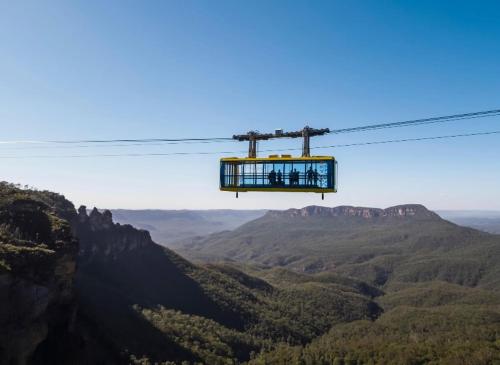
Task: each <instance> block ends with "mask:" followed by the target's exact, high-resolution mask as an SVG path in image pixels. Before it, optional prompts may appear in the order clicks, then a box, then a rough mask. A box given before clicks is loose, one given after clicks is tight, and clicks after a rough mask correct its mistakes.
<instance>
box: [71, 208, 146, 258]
mask: <svg viewBox="0 0 500 365" xmlns="http://www.w3.org/2000/svg"><path fill="white" fill-rule="evenodd" d="M73 230H74V232H75V235H76V236H77V237H78V239H79V240H80V253H79V263H80V264H82V265H84V264H85V263H87V262H88V261H90V260H93V259H98V260H113V259H116V258H117V257H118V256H119V255H120V254H122V253H124V252H128V251H133V250H135V249H138V248H144V247H148V246H151V245H154V243H153V241H152V240H151V236H150V234H149V232H148V231H144V230H138V229H136V228H134V227H132V226H131V225H128V224H125V225H121V224H119V223H114V222H113V216H112V214H111V212H110V211H109V210H105V211H104V212H102V213H101V212H99V211H98V210H97V209H96V208H94V209H93V210H92V211H91V212H90V214H87V208H86V207H85V206H81V207H80V208H79V209H78V216H77V218H76V219H75V220H74V222H73Z"/></svg>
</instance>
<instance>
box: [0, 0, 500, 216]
mask: <svg viewBox="0 0 500 365" xmlns="http://www.w3.org/2000/svg"><path fill="white" fill-rule="evenodd" d="M498 19H500V4H499V3H498V2H495V1H491V2H488V1H480V2H475V1H467V2H465V1H439V2H436V1H342V2H340V1H267V0H266V1H246V2H243V1H188V0H182V1H147V2H144V1H35V0H34V1H0V123H1V126H2V128H1V134H0V140H4V141H5V140H18V139H22V140H26V139H36V140H45V139H82V138H84V139H85V138H161V137H174V138H175V137H205V136H210V137H211V136H231V135H232V134H233V133H242V132H246V131H248V130H250V129H258V130H260V131H271V130H273V129H275V128H283V129H285V130H295V129H299V128H301V127H303V126H304V124H305V123H306V121H307V122H308V123H309V124H310V125H312V126H314V127H318V128H323V127H330V128H341V127H348V126H356V125H363V124H371V123H378V122H391V121H400V120H407V119H413V118H419V117H428V116H436V115H445V114H453V113H460V112H469V111H476V110H484V109H494V108H500V22H499V20H498ZM489 130H500V118H499V117H497V118H490V119H484V120H483V119H477V120H472V121H464V122H455V123H449V124H446V125H439V126H430V127H412V128H404V129H398V130H396V129H393V130H385V131H379V132H365V133H361V134H356V135H354V134H352V135H349V134H346V135H338V136H326V137H321V138H318V139H316V140H313V144H314V145H325V144H326V145H329V144H337V143H340V144H342V143H351V142H362V141H374V140H384V139H393V138H405V137H410V138H412V137H419V136H432V135H443V134H456V133H467V132H475V131H489ZM293 146H300V142H299V141H297V140H296V141H284V142H282V141H280V142H268V143H265V144H264V145H261V148H273V147H277V148H278V147H293ZM21 147H22V148H21ZM28 147H30V146H28ZM42 147H43V148H41V147H38V148H35V146H31V148H26V146H19V145H0V156H2V157H5V156H16V157H20V156H25V157H26V158H22V159H10V158H1V159H0V164H1V169H0V171H1V175H2V176H1V179H2V180H7V181H12V182H19V183H22V184H29V185H32V186H36V187H38V188H41V189H50V190H55V191H58V192H61V193H63V194H65V195H66V196H67V197H68V198H70V199H72V200H73V201H74V202H75V204H86V205H88V206H94V205H96V206H98V207H109V208H118V207H119V208H165V209H172V208H177V209H179V208H288V207H301V206H305V205H309V204H325V205H330V206H334V205H340V204H352V205H365V206H378V207H386V206H390V205H394V204H400V203H423V204H425V205H427V206H428V207H430V208H433V209H500V189H499V188H498V187H499V186H500V168H499V167H500V162H499V156H500V136H499V135H496V136H487V137H475V138H466V139H456V140H446V141H437V142H436V141H430V142H418V143H405V144H392V145H379V146H367V147H356V148H342V149H340V148H339V149H337V150H333V149H332V150H328V151H325V150H321V153H328V154H332V155H335V156H336V157H337V159H338V160H339V169H340V190H339V193H338V194H336V195H334V194H332V195H328V196H327V198H326V200H325V201H324V202H321V200H320V198H319V197H318V196H317V195H314V194H310V195H308V194H259V193H248V194H241V195H240V199H238V200H236V199H235V198H234V196H233V194H231V193H222V192H219V191H218V158H219V157H220V156H218V155H207V156H184V157H179V156H177V157H120V158H117V157H107V158H104V157H101V158H64V157H62V158H31V157H27V156H33V155H51V156H65V155H72V154H78V155H82V154H98V153H134V152H139V153H144V152H169V151H227V150H229V151H234V150H236V151H238V150H245V149H246V148H247V146H246V145H244V144H237V143H225V144H221V145H203V144H202V145H182V146H175V145H174V146H172V145H170V146H149V147H144V146H128V147H108V148H102V147H101V148H79V149H76V148H49V146H42ZM233 155H234V154H233Z"/></svg>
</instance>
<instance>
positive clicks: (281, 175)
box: [220, 127, 337, 198]
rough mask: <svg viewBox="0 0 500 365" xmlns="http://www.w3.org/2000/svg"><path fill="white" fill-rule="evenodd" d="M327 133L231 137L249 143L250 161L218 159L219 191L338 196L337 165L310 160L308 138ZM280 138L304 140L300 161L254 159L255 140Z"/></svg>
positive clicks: (312, 131) (306, 130)
mask: <svg viewBox="0 0 500 365" xmlns="http://www.w3.org/2000/svg"><path fill="white" fill-rule="evenodd" d="M328 132H329V130H328V129H313V128H309V127H305V128H304V129H303V130H302V131H299V132H288V133H283V132H282V131H281V130H277V131H276V133H275V134H260V133H258V132H249V133H248V134H246V135H237V136H233V138H234V139H237V140H239V141H249V142H250V144H249V152H248V154H249V157H224V158H221V159H220V190H221V191H231V192H236V197H238V193H239V192H251V191H257V192H302V193H321V195H322V198H323V194H324V193H336V192H337V161H336V160H335V157H333V156H310V154H309V138H310V137H311V136H315V135H322V134H325V133H328ZM282 137H291V138H296V137H303V138H304V145H303V151H302V156H301V157H292V156H291V155H281V156H279V155H271V156H269V157H257V156H256V154H257V151H256V149H257V148H256V142H257V140H263V139H264V140H267V139H272V138H282Z"/></svg>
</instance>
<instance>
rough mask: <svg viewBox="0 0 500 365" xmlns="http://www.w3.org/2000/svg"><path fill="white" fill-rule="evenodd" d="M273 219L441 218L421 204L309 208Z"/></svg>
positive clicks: (289, 211)
mask: <svg viewBox="0 0 500 365" xmlns="http://www.w3.org/2000/svg"><path fill="white" fill-rule="evenodd" d="M268 215H269V216H273V217H361V218H366V219H373V218H389V217H401V218H404V217H414V218H439V216H438V215H437V214H436V213H434V212H431V211H430V210H428V209H427V208H425V207H424V206H423V205H419V204H407V205H398V206H394V207H390V208H386V209H378V208H365V207H352V206H339V207H335V208H328V207H320V206H315V205H312V206H308V207H304V208H301V209H288V210H285V211H270V212H269V213H268Z"/></svg>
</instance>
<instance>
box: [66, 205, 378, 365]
mask: <svg viewBox="0 0 500 365" xmlns="http://www.w3.org/2000/svg"><path fill="white" fill-rule="evenodd" d="M75 232H76V234H77V236H78V237H79V238H80V261H79V270H78V272H77V280H76V285H77V289H78V291H79V295H80V306H81V312H82V314H83V315H84V316H85V317H86V318H89V319H92V320H93V321H94V323H95V324H96V326H97V327H98V329H99V336H101V338H102V339H103V341H104V342H106V343H107V345H108V346H109V348H110V351H112V352H114V353H119V354H121V356H122V358H126V359H128V358H132V357H133V358H140V357H142V356H144V357H146V358H148V359H151V360H152V361H167V360H171V361H182V360H189V361H199V362H203V363H207V364H219V363H228V361H229V363H232V362H236V361H241V360H246V359H248V358H249V357H250V354H251V353H252V352H254V353H257V352H259V351H260V350H261V349H263V348H270V347H273V346H274V345H275V344H276V343H279V342H288V343H292V344H304V343H307V342H308V341H310V340H312V339H313V338H315V337H317V336H319V335H321V334H323V333H325V332H326V331H328V330H329V329H330V328H331V327H332V326H333V325H334V324H336V323H345V322H348V321H353V320H357V319H361V318H365V319H370V318H375V317H376V316H377V315H379V313H380V309H379V307H378V306H377V305H376V304H375V303H374V302H373V301H372V299H371V297H370V296H369V295H366V293H364V292H363V291H362V290H360V289H359V288H358V287H356V286H355V285H350V283H349V282H347V283H345V285H343V286H339V285H333V284H332V283H328V282H319V281H316V280H304V281H303V282H301V283H296V284H294V285H287V286H279V285H272V284H269V283H268V282H266V281H264V280H262V279H258V278H256V277H254V276H252V275H248V274H245V273H243V272H241V271H239V270H237V269H235V268H234V267H229V266H220V265H210V266H205V267H202V266H197V265H193V264H192V263H190V262H188V261H186V260H185V259H183V258H182V257H180V256H178V255H177V254H175V253H174V252H172V251H171V250H169V249H166V248H164V247H161V246H159V245H156V244H155V243H154V242H153V241H152V240H151V238H150V236H149V234H148V233H147V232H146V231H139V230H136V229H134V228H133V227H131V226H128V225H119V224H115V223H113V221H112V217H111V213H109V212H104V213H100V212H98V211H97V210H95V209H94V210H93V211H92V212H91V213H90V215H87V213H86V209H85V208H84V207H82V208H81V209H80V210H79V215H78V219H77V220H76V223H75Z"/></svg>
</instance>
